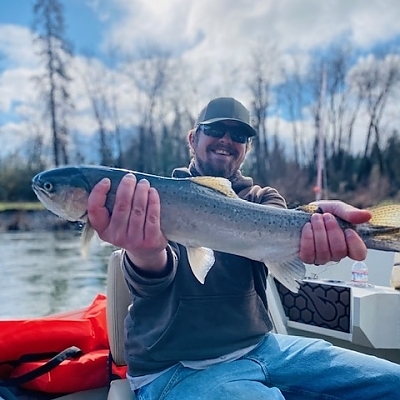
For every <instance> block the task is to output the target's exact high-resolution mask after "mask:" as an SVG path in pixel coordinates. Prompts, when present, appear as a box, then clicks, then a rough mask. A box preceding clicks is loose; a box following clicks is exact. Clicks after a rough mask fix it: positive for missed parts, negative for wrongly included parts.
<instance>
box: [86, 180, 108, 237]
mask: <svg viewBox="0 0 400 400" xmlns="http://www.w3.org/2000/svg"><path fill="white" fill-rule="evenodd" d="M110 187H111V182H110V180H109V179H108V178H104V179H102V180H101V181H100V182H99V183H98V184H97V185H95V187H94V188H93V190H92V191H91V193H90V194H89V197H88V203H87V211H88V218H89V221H90V223H91V225H92V226H93V228H94V229H95V230H96V231H98V232H102V231H104V229H106V228H107V226H108V222H109V219H110V214H109V212H108V210H107V208H106V207H105V203H106V198H107V193H108V192H109V190H110Z"/></svg>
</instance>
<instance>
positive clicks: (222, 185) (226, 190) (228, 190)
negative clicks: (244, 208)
mask: <svg viewBox="0 0 400 400" xmlns="http://www.w3.org/2000/svg"><path fill="white" fill-rule="evenodd" d="M188 179H190V180H191V181H193V182H194V183H197V184H199V185H201V186H205V187H208V188H210V189H214V190H216V191H217V192H220V193H222V194H223V195H225V196H227V197H233V198H237V197H238V195H237V194H236V193H235V191H234V190H233V189H232V184H231V182H230V180H228V179H226V178H219V177H215V176H194V177H191V178H188Z"/></svg>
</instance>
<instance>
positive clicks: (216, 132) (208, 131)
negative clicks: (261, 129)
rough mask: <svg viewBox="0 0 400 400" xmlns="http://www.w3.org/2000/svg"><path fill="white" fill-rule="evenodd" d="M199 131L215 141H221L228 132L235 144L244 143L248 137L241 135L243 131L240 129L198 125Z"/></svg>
mask: <svg viewBox="0 0 400 400" xmlns="http://www.w3.org/2000/svg"><path fill="white" fill-rule="evenodd" d="M199 129H200V130H201V131H202V132H203V133H204V134H205V135H207V136H211V137H214V138H217V139H221V138H222V137H224V136H225V133H226V132H228V133H229V134H230V136H231V139H232V140H233V141H234V142H236V143H242V144H243V143H246V142H247V141H248V136H247V135H246V134H244V133H243V129H242V128H240V127H233V126H232V127H227V126H214V127H213V126H209V125H199Z"/></svg>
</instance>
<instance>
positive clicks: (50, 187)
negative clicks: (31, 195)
mask: <svg viewBox="0 0 400 400" xmlns="http://www.w3.org/2000/svg"><path fill="white" fill-rule="evenodd" d="M43 189H45V190H47V191H48V192H51V191H52V190H53V184H52V183H51V182H45V183H44V184H43Z"/></svg>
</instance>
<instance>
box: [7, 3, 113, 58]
mask: <svg viewBox="0 0 400 400" xmlns="http://www.w3.org/2000/svg"><path fill="white" fill-rule="evenodd" d="M33 4H34V1H33V0H12V1H2V2H1V3H0V24H13V25H19V26H27V27H30V26H31V25H32V22H33ZM90 4H91V3H90V2H87V1H84V0H67V1H64V2H63V5H64V11H65V21H66V26H65V28H66V32H65V36H66V37H67V38H68V39H69V40H70V41H71V42H72V43H74V51H75V52H76V53H81V52H82V51H84V52H85V51H87V50H88V49H96V50H98V49H99V45H100V44H101V43H102V36H103V35H104V33H105V31H106V29H107V23H108V21H109V19H108V20H101V19H100V17H99V15H98V14H97V13H96V11H95V10H94V9H93V7H91V6H90Z"/></svg>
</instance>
